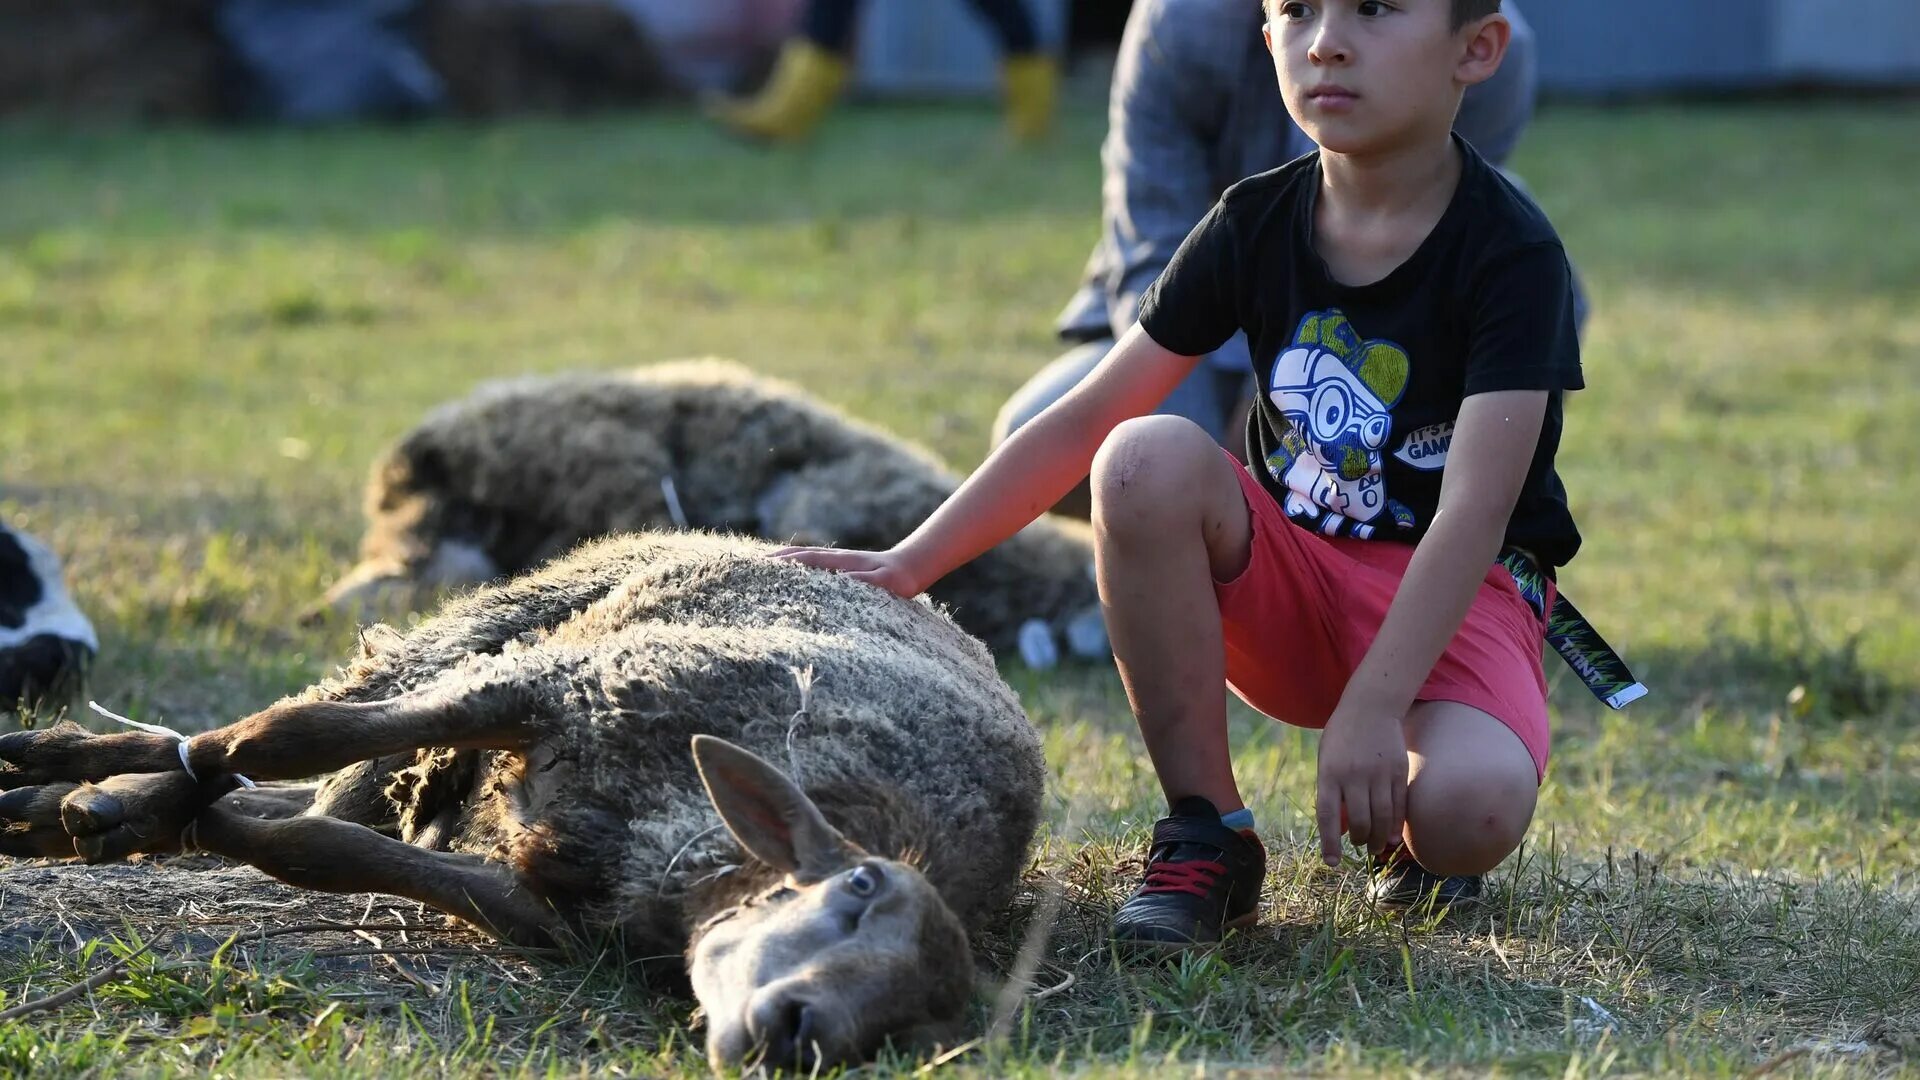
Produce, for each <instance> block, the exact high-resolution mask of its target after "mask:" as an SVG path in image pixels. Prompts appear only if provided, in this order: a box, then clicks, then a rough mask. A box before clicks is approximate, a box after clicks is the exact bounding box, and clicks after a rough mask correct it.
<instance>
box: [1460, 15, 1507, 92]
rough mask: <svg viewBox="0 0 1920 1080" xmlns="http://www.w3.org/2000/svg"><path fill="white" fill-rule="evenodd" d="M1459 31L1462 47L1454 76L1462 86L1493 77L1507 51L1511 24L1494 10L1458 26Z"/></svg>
mask: <svg viewBox="0 0 1920 1080" xmlns="http://www.w3.org/2000/svg"><path fill="white" fill-rule="evenodd" d="M1460 34H1461V37H1462V45H1463V48H1462V49H1461V52H1460V63H1459V65H1458V66H1457V67H1455V69H1454V73H1453V77H1454V79H1455V80H1456V81H1458V82H1459V83H1460V85H1462V86H1473V85H1475V84H1477V83H1483V82H1486V81H1487V80H1488V79H1491V78H1493V73H1494V72H1496V71H1499V70H1500V61H1501V60H1502V59H1504V58H1505V57H1506V55H1507V43H1508V42H1510V41H1512V40H1513V24H1512V23H1510V22H1508V21H1507V17H1506V16H1505V15H1502V14H1500V13H1499V12H1495V13H1493V14H1492V15H1483V16H1481V17H1480V18H1478V19H1475V20H1474V21H1473V22H1470V23H1468V24H1467V25H1466V26H1463V27H1461V28H1460Z"/></svg>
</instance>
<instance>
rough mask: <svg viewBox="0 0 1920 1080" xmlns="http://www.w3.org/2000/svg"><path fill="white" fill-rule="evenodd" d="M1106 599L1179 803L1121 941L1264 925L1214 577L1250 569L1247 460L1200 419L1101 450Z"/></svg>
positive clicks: (1121, 654)
mask: <svg viewBox="0 0 1920 1080" xmlns="http://www.w3.org/2000/svg"><path fill="white" fill-rule="evenodd" d="M1092 488H1093V527H1094V551H1095V558H1096V562H1097V569H1098V574H1099V581H1100V603H1101V608H1102V611H1103V613H1104V614H1105V616H1106V620H1107V634H1108V637H1109V638H1110V640H1111V641H1112V643H1113V654H1114V659H1115V661H1116V663H1117V665H1118V667H1119V670H1120V678H1121V681H1122V682H1123V683H1124V684H1125V686H1126V690H1127V700H1128V702H1129V703H1130V704H1131V705H1132V707H1133V713H1134V717H1135V719H1137V720H1138V721H1139V724H1140V732H1141V735H1142V736H1143V737H1144V739H1145V741H1146V744H1147V753H1148V755H1149V756H1150V757H1151V758H1152V760H1153V767H1154V772H1155V773H1156V774H1157V775H1158V776H1159V778H1160V786H1161V788H1162V789H1163V790H1164V791H1165V793H1166V796H1167V802H1168V804H1169V805H1170V807H1171V808H1172V811H1173V812H1172V814H1170V815H1169V816H1168V817H1166V818H1164V819H1162V820H1161V821H1160V822H1158V823H1157V824H1156V825H1155V826H1154V835H1153V845H1152V849H1151V851H1150V852H1149V854H1148V859H1147V870H1146V875H1145V880H1144V881H1143V882H1142V883H1141V886H1140V888H1139V889H1138V890H1137V891H1136V892H1135V893H1134V895H1133V897H1132V898H1131V899H1129V900H1128V901H1127V903H1126V904H1124V905H1123V906H1122V907H1121V908H1120V910H1119V912H1117V913H1116V915H1115V916H1114V925H1113V933H1114V936H1115V937H1116V938H1117V939H1121V940H1125V941H1131V942H1144V943H1150V944H1153V945H1161V946H1171V947H1184V946H1188V945H1193V944H1201V943H1206V942H1212V941H1217V940H1219V938H1220V936H1221V934H1222V933H1223V931H1224V930H1225V929H1226V928H1227V927H1230V926H1235V925H1240V924H1243V923H1247V922H1251V921H1252V920H1253V918H1254V915H1255V909H1256V903H1257V901H1258V898H1259V892H1260V885H1261V882H1262V881H1263V879H1264V878H1265V876H1266V854H1265V852H1264V851H1263V850H1262V849H1261V847H1260V843H1259V841H1258V840H1257V839H1256V838H1254V837H1253V836H1252V834H1251V833H1242V832H1239V831H1236V830H1235V829H1232V828H1229V827H1228V826H1227V825H1225V824H1224V823H1222V821H1221V820H1220V816H1221V814H1223V813H1230V812H1233V811H1237V810H1239V809H1241V807H1242V805H1243V804H1242V802H1241V799H1240V793H1239V790H1238V788H1237V787H1236V786H1235V784H1234V780H1233V765H1232V762H1231V761H1230V760H1229V758H1228V753H1227V726H1226V680H1225V672H1226V654H1225V645H1224V643H1223V641H1222V637H1221V627H1220V609H1219V603H1218V601H1217V600H1216V599H1215V597H1214V589H1213V583H1214V581H1215V580H1216V579H1217V580H1230V579H1232V578H1234V577H1236V576H1238V575H1239V573H1240V571H1241V570H1242V569H1243V568H1244V567H1245V566H1246V564H1247V561H1248V559H1249V557H1250V555H1251V547H1252V522H1251V521H1250V519H1249V515H1248V511H1247V505H1246V502H1245V500H1244V499H1243V497H1242V496H1241V494H1240V484H1239V480H1238V478H1237V477H1236V476H1235V475H1234V471H1233V465H1232V463H1231V462H1230V461H1229V460H1228V459H1227V457H1226V456H1225V455H1223V454H1222V453H1220V450H1219V447H1218V446H1217V445H1216V444H1215V443H1214V441H1213V439H1212V438H1210V437H1209V436H1208V435H1207V433H1206V432H1204V431H1202V430H1201V429H1200V428H1199V427H1197V426H1195V425H1194V424H1193V423H1191V422H1190V421H1187V420H1183V419H1180V418H1177V417H1171V416H1151V417H1141V418H1138V419H1134V420H1129V421H1127V422H1126V423H1124V424H1122V425H1120V426H1119V427H1118V428H1115V429H1114V432H1113V434H1112V435H1111V436H1109V437H1108V439H1107V441H1106V443H1105V444H1104V445H1103V446H1102V447H1101V448H1100V453H1099V454H1098V455H1097V456H1096V457H1095V459H1094V465H1093V473H1092Z"/></svg>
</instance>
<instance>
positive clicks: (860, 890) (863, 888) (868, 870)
mask: <svg viewBox="0 0 1920 1080" xmlns="http://www.w3.org/2000/svg"><path fill="white" fill-rule="evenodd" d="M847 891H848V892H850V893H852V894H853V895H855V896H860V897H867V896H872V895H873V894H874V893H876V892H879V891H880V871H878V870H875V869H874V868H873V867H871V866H856V867H854V868H853V872H852V873H850V874H848V875H847Z"/></svg>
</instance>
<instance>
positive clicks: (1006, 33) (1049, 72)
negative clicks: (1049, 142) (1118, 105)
mask: <svg viewBox="0 0 1920 1080" xmlns="http://www.w3.org/2000/svg"><path fill="white" fill-rule="evenodd" d="M967 2H968V3H969V4H970V5H971V6H972V7H973V9H974V11H975V12H976V13H977V14H978V15H979V16H980V17H981V18H982V19H984V20H985V21H986V23H987V25H988V26H989V27H990V28H991V29H992V30H993V33H994V36H995V38H997V39H998V41H999V43H1000V54H1001V61H1000V79H1001V89H1002V92H1003V94H1004V96H1005V100H1006V109H1007V128H1008V130H1010V131H1011V132H1012V133H1013V135H1014V137H1015V138H1018V139H1022V140H1027V141H1031V140H1034V139H1038V138H1040V137H1041V136H1043V135H1045V134H1046V133H1047V130H1048V129H1049V128H1050V127H1051V126H1052V124H1053V110H1054V99H1055V98H1056V97H1057V96H1058V85H1059V70H1058V65H1057V64H1055V62H1054V59H1053V57H1052V56H1051V55H1049V54H1048V53H1046V52H1045V51H1044V50H1042V49H1041V48H1040V38H1039V34H1038V32H1037V31H1036V29H1035V28H1034V24H1033V15H1032V13H1031V12H1029V11H1028V10H1027V7H1026V0H967ZM863 3H864V0H810V2H809V3H808V4H807V6H806V11H805V12H804V13H803V14H802V16H801V19H800V33H799V34H797V35H796V36H794V37H793V38H791V39H790V40H788V42H787V43H786V45H785V46H783V47H782V48H781V50H780V57H779V59H778V60H777V61H776V62H775V64H774V68H773V74H772V75H770V76H769V77H768V78H767V81H766V84H765V85H764V86H762V87H761V88H760V92H759V93H758V94H756V95H754V96H753V97H751V98H746V99H743V100H728V101H723V102H720V103H719V104H717V105H715V106H714V107H713V108H712V109H711V112H712V114H713V117H714V119H715V120H718V121H719V122H720V123H721V125H723V126H724V127H726V128H727V129H728V130H730V131H732V132H734V133H735V134H738V135H745V136H748V137H750V138H757V139H765V140H768V141H772V142H800V141H802V140H804V139H806V138H807V137H808V136H810V135H812V134H813V129H814V128H815V127H817V126H819V123H820V120H821V118H822V117H824V116H825V115H826V113H827V110H828V109H829V108H831V107H832V106H833V103H834V101H835V100H837V99H838V98H839V97H840V91H841V88H842V87H844V86H845V85H846V81H847V77H848V74H849V72H850V71H851V70H852V63H853V62H852V59H851V57H852V55H853V32H854V22H855V20H856V19H858V17H859V15H860V10H861V6H862V4H863ZM1195 220H1198V215H1195ZM1176 242H1177V241H1176Z"/></svg>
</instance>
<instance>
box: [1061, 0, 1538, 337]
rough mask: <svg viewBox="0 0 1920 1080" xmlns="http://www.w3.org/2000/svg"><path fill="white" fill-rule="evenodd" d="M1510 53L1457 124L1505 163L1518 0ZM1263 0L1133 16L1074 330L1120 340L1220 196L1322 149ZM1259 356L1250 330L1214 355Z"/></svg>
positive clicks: (1523, 43)
mask: <svg viewBox="0 0 1920 1080" xmlns="http://www.w3.org/2000/svg"><path fill="white" fill-rule="evenodd" d="M1505 11H1506V15H1507V18H1508V19H1509V20H1511V21H1512V23H1513V41H1512V43H1511V44H1510V45H1509V46H1508V48H1507V56H1506V60H1505V61H1504V62H1503V63H1502V64H1501V65H1500V71H1499V73H1498V74H1496V75H1495V76H1494V77H1493V78H1492V79H1489V80H1488V81H1486V82H1484V83H1482V84H1480V85H1478V86H1474V87H1470V88H1469V89H1468V90H1467V93H1466V97H1465V99H1464V100H1463V101H1462V102H1461V105H1460V115H1459V118H1458V119H1457V120H1456V121H1455V123H1454V127H1455V128H1456V129H1457V130H1458V131H1459V132H1460V134H1461V135H1463V136H1465V137H1466V139H1467V141H1468V142H1470V143H1472V144H1473V145H1474V148H1475V149H1477V150H1479V151H1480V153H1481V155H1482V156H1483V157H1485V158H1486V159H1487V160H1488V161H1491V162H1493V163H1494V164H1496V165H1499V164H1501V163H1503V162H1504V161H1505V160H1506V157H1507V155H1508V154H1509V153H1511V152H1512V150H1513V147H1514V144H1515V143H1517V142H1518V141H1519V139H1520V132H1521V131H1522V130H1524V129H1525V128H1526V126H1527V121H1528V120H1529V119H1531V118H1532V115H1533V97H1534V88H1535V83H1536V78H1537V73H1536V70H1535V59H1534V42H1533V31H1532V30H1531V29H1530V28H1529V27H1528V26H1527V24H1526V21H1525V20H1524V19H1522V18H1521V17H1520V13H1519V12H1517V11H1515V10H1514V9H1513V5H1512V4H1511V3H1508V4H1507V5H1505ZM1260 21H1261V20H1260V11H1259V8H1258V6H1257V5H1255V4H1253V3H1251V2H1250V0H1135V3H1134V5H1133V11H1132V14H1130V15H1129V16H1128V18H1127V28H1126V33H1125V35H1124V36H1123V37H1122V38H1121V42H1120V56H1119V60H1118V63H1117V65H1116V66H1115V68H1114V72H1113V88H1112V92H1111V93H1110V94H1109V96H1108V99H1107V100H1108V104H1107V139H1106V142H1105V143H1104V144H1102V146H1101V149H1100V163H1101V173H1102V177H1103V179H1102V182H1101V192H1100V196H1101V204H1102V213H1101V218H1102V221H1101V226H1102V227H1101V235H1100V242H1099V244H1098V245H1096V246H1095V247H1094V249H1093V254H1092V256H1091V257H1089V258H1088V260H1087V267H1086V272H1085V278H1084V282H1083V284H1082V285H1081V286H1080V291H1079V292H1077V293H1075V294H1074V297H1073V300H1072V301H1071V302H1069V303H1068V304H1067V306H1066V309H1065V310H1064V311H1062V312H1061V313H1060V318H1059V320H1058V324H1057V325H1058V327H1059V330H1060V334H1061V336H1062V337H1065V338H1070V339H1074V340H1094V339H1098V338H1104V337H1108V336H1113V337H1119V336H1120V335H1121V334H1123V333H1125V332H1126V329H1127V327H1129V326H1131V325H1132V324H1133V321H1134V318H1135V317H1136V315H1137V314H1138V313H1139V310H1140V296H1141V294H1142V293H1144V292H1145V291H1146V288H1147V286H1149V285H1151V284H1153V281H1154V279H1155V278H1157V277H1159V276H1160V271H1161V270H1163V269H1165V268H1166V265H1167V262H1168V261H1169V260H1171V259H1172V258H1173V253H1174V251H1175V250H1177V249H1178V248H1179V247H1180V242H1181V241H1182V240H1184V239H1186V236H1187V233H1188V232H1189V231H1190V230H1191V229H1192V228H1193V226H1194V224H1195V223H1197V222H1198V221H1199V220H1200V219H1201V218H1202V217H1204V216H1205V215H1206V212H1207V210H1208V208H1210V207H1211V206H1212V205H1213V203H1214V201H1215V200H1216V199H1218V198H1219V197H1220V193H1221V192H1223V191H1225V190H1226V189H1227V187H1228V186H1229V185H1231V184H1233V183H1235V182H1237V181H1239V180H1242V179H1245V178H1246V177H1249V176H1252V175H1253V174H1255V173H1260V172H1266V171H1267V170H1269V169H1275V168H1278V167H1280V166H1281V165H1284V164H1286V163H1287V162H1289V161H1292V160H1293V159H1294V158H1297V157H1299V156H1300V155H1301V154H1304V153H1307V152H1308V151H1310V150H1312V149H1313V148H1314V146H1313V142H1312V141H1311V140H1310V139H1308V138H1307V136H1306V133H1305V132H1303V131H1301V130H1300V129H1299V128H1298V127H1297V126H1295V125H1294V123H1293V121H1292V119H1291V118H1290V117H1288V115H1287V107H1286V103H1285V102H1284V101H1282V100H1281V97H1280V87H1279V85H1278V83H1277V82H1276V81H1275V78H1274V72H1273V61H1272V58H1271V57H1270V56H1269V55H1268V54H1267V50H1266V46H1265V45H1264V44H1263V43H1262V42H1261V40H1260ZM1212 363H1213V364H1214V365H1215V366H1217V367H1222V368H1229V369H1233V368H1244V367H1245V366H1246V365H1247V354H1246V339H1245V338H1244V337H1242V338H1236V339H1235V340H1234V341H1233V342H1230V343H1228V345H1227V346H1226V347H1225V348H1223V349H1221V350H1220V351H1219V352H1216V353H1214V354H1213V356H1212Z"/></svg>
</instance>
